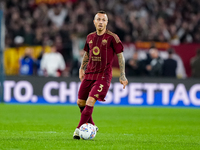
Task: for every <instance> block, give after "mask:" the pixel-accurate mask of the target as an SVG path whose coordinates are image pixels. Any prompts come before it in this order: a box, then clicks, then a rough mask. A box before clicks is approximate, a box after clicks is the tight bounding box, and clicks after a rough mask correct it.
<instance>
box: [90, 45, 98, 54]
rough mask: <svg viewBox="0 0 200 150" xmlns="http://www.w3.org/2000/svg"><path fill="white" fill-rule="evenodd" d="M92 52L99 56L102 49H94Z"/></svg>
mask: <svg viewBox="0 0 200 150" xmlns="http://www.w3.org/2000/svg"><path fill="white" fill-rule="evenodd" d="M92 51H93V54H94V55H99V53H100V49H99V48H98V47H97V46H95V47H93V49H92Z"/></svg>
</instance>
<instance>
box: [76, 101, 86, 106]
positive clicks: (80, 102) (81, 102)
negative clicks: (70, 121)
mask: <svg viewBox="0 0 200 150" xmlns="http://www.w3.org/2000/svg"><path fill="white" fill-rule="evenodd" d="M85 104H86V102H85V100H80V99H78V100H77V105H78V106H79V107H84V106H85Z"/></svg>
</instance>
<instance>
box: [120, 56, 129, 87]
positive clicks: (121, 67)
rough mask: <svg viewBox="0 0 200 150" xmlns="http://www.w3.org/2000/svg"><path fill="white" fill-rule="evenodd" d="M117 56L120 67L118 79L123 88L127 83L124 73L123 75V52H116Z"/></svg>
mask: <svg viewBox="0 0 200 150" xmlns="http://www.w3.org/2000/svg"><path fill="white" fill-rule="evenodd" d="M117 57H118V61H119V68H120V77H119V81H120V83H121V84H123V86H124V87H123V88H125V87H126V85H127V84H128V80H127V79H126V75H125V60H124V56H123V53H119V54H117Z"/></svg>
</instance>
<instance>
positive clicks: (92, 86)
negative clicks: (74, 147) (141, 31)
mask: <svg viewBox="0 0 200 150" xmlns="http://www.w3.org/2000/svg"><path fill="white" fill-rule="evenodd" d="M93 22H94V25H95V27H96V32H93V33H90V34H89V35H88V36H87V39H86V43H85V47H84V50H85V54H84V56H83V61H82V64H81V67H80V69H79V78H80V80H81V86H80V89H79V92H78V101H77V104H78V106H79V108H80V112H81V119H80V122H79V124H78V126H77V128H76V129H75V131H74V135H73V138H74V139H80V136H79V128H80V126H81V125H82V124H84V123H91V124H93V125H95V124H94V122H93V119H92V112H93V107H94V104H95V102H96V101H97V100H98V101H105V100H104V98H105V96H106V94H107V92H108V89H109V86H110V82H111V79H112V63H113V58H114V55H115V54H117V57H118V61H119V66H120V78H119V81H120V83H121V84H122V85H123V88H125V87H126V85H127V84H128V80H127V79H126V76H125V61H124V56H123V45H122V42H121V41H120V39H119V37H118V36H117V35H116V34H114V33H112V32H111V31H109V30H107V29H106V26H107V24H108V16H107V14H106V13H105V12H104V11H99V12H98V13H97V14H96V15H95V17H94V21H93ZM95 127H96V126H95ZM96 130H97V131H98V128H97V127H96Z"/></svg>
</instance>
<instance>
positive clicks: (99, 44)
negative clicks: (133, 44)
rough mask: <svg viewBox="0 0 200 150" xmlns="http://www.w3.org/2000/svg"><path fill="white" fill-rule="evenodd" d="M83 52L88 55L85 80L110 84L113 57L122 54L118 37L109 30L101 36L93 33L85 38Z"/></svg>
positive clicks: (121, 46)
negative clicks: (104, 81)
mask: <svg viewBox="0 0 200 150" xmlns="http://www.w3.org/2000/svg"><path fill="white" fill-rule="evenodd" d="M84 50H85V51H86V52H88V53H89V62H88V65H87V68H86V71H85V79H87V80H106V81H108V82H111V79H112V63H113V58H114V55H115V54H118V53H121V52H123V45H122V42H121V41H120V39H119V37H118V36H117V35H116V34H114V33H112V32H111V31H109V30H106V32H105V33H104V34H103V35H101V36H99V35H97V33H96V32H93V33H91V34H89V35H88V36H87V39H86V43H85V47H84Z"/></svg>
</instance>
